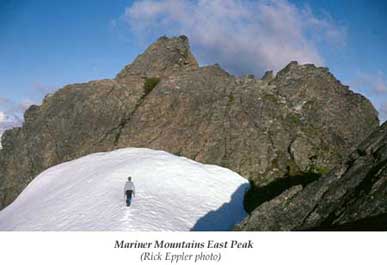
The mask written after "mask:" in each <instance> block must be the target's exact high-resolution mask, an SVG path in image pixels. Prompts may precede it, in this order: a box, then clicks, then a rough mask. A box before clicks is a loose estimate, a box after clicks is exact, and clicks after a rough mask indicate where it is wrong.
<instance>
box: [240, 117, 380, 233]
mask: <svg viewBox="0 0 387 265" xmlns="http://www.w3.org/2000/svg"><path fill="white" fill-rule="evenodd" d="M236 229H237V230H285V231H288V230H387V123H384V124H383V125H382V126H381V127H380V128H379V129H377V130H376V131H375V132H374V133H372V134H371V135H370V136H369V137H368V138H367V139H366V140H365V141H364V142H363V143H362V144H360V146H359V147H358V148H357V149H356V150H355V151H354V152H353V153H352V154H351V155H350V156H349V157H348V158H347V160H346V161H345V162H343V163H342V164H341V165H340V166H337V167H336V168H335V169H334V170H332V171H331V172H330V173H329V174H326V175H324V176H322V177H321V178H320V179H319V180H317V181H315V182H313V183H311V184H309V185H308V186H306V187H305V188H304V189H303V188H302V187H301V186H294V187H292V188H291V189H289V190H287V191H286V192H284V193H282V194H281V195H280V196H278V197H276V198H275V199H273V200H271V201H268V202H265V203H263V204H262V205H260V206H259V207H258V208H257V209H255V210H254V211H253V212H252V215H251V216H250V217H249V218H247V219H246V220H244V221H243V222H242V223H241V224H240V225H238V227H237V228H236Z"/></svg>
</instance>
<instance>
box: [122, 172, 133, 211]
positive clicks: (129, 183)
mask: <svg viewBox="0 0 387 265" xmlns="http://www.w3.org/2000/svg"><path fill="white" fill-rule="evenodd" d="M124 192H125V196H126V206H130V204H131V202H132V196H133V197H134V193H135V187H134V184H133V182H132V178H131V177H128V181H127V182H126V183H125V189H124Z"/></svg>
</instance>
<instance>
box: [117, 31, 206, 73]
mask: <svg viewBox="0 0 387 265" xmlns="http://www.w3.org/2000/svg"><path fill="white" fill-rule="evenodd" d="M198 67H199V65H198V63H197V61H196V59H195V57H194V56H193V55H192V53H191V49H190V46H189V41H188V38H187V37H186V36H179V37H173V38H168V37H165V36H163V37H161V38H159V39H158V40H157V41H156V42H155V43H153V44H152V45H150V46H149V47H148V48H147V49H146V51H145V52H144V53H143V54H141V55H139V56H138V57H137V58H136V59H135V60H134V62H133V63H132V64H129V65H127V66H125V68H124V69H123V70H122V71H121V72H120V73H119V74H118V75H117V77H116V79H122V78H125V77H127V76H130V75H141V76H147V77H162V76H168V75H170V74H172V73H175V72H178V71H184V70H195V69H197V68H198Z"/></svg>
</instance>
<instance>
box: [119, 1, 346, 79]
mask: <svg viewBox="0 0 387 265" xmlns="http://www.w3.org/2000/svg"><path fill="white" fill-rule="evenodd" d="M123 18H124V20H125V21H126V22H128V23H129V25H130V28H131V30H132V32H133V33H134V34H135V35H136V36H137V37H139V38H141V39H143V40H146V41H149V40H150V39H155V38H157V37H158V36H160V35H180V34H185V35H187V36H188V37H189V38H190V41H191V45H192V46H193V48H194V51H195V53H196V55H197V56H198V59H199V61H200V62H201V63H204V64H207V63H211V64H212V63H216V62H217V63H220V64H221V65H222V66H223V67H225V68H226V69H227V70H229V71H231V72H233V73H237V74H240V73H249V72H253V73H256V74H262V72H263V71H265V70H268V69H273V70H275V71H277V70H279V69H280V68H282V67H284V66H285V65H286V64H287V63H289V62H290V61H292V60H297V61H299V62H301V63H315V64H318V65H321V64H323V63H324V62H323V58H322V56H321V55H320V53H319V51H318V48H317V46H318V43H320V42H324V43H326V44H329V45H342V44H343V43H344V40H345V30H344V28H343V27H341V26H338V25H337V24H335V23H334V22H333V20H332V19H331V18H330V17H329V16H327V15H324V16H323V17H317V16H316V15H314V14H313V12H312V11H311V9H310V8H300V7H297V6H295V5H293V4H291V3H289V2H288V1H286V0H262V1H248V0H198V1H189V0H161V1H156V0H144V1H135V2H134V3H133V4H132V5H131V6H129V7H128V8H127V9H126V11H125V14H124V17H123Z"/></svg>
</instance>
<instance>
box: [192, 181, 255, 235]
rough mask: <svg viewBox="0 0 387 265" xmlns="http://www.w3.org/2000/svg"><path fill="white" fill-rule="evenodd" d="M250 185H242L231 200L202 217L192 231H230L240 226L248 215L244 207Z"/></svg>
mask: <svg viewBox="0 0 387 265" xmlns="http://www.w3.org/2000/svg"><path fill="white" fill-rule="evenodd" d="M249 187H250V184H248V183H245V184H242V185H240V186H239V187H238V189H236V190H235V191H234V193H233V194H232V195H231V200H230V201H229V202H227V203H224V204H223V205H222V206H221V207H220V208H219V209H217V210H215V211H210V212H208V213H207V214H206V215H204V216H203V217H201V218H200V219H199V220H198V221H197V222H196V223H195V225H194V226H193V227H192V228H191V231H230V230H232V228H233V227H234V226H235V225H236V224H239V223H240V222H241V221H242V220H243V219H244V218H245V217H246V216H247V213H246V211H245V209H244V207H243V199H244V195H245V193H246V191H247V190H248V188H249Z"/></svg>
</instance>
